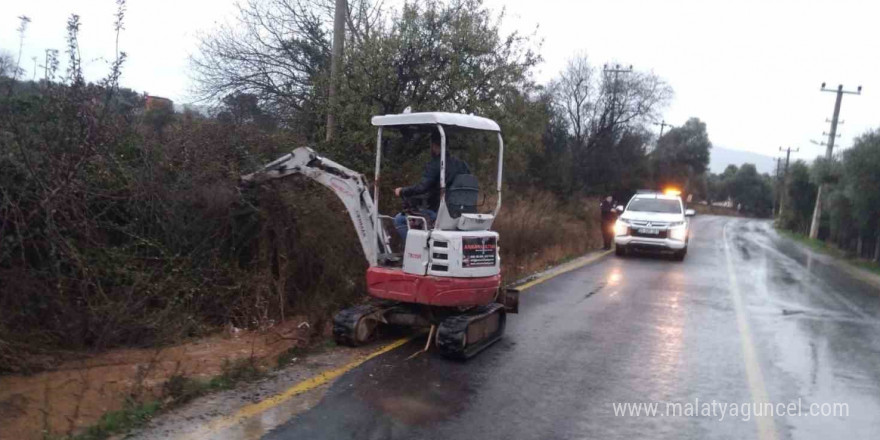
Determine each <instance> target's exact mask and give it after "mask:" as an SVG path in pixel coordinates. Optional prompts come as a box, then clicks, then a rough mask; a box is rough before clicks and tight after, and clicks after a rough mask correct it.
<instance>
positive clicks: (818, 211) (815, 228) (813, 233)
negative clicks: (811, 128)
mask: <svg viewBox="0 0 880 440" xmlns="http://www.w3.org/2000/svg"><path fill="white" fill-rule="evenodd" d="M820 90H821V91H823V92H835V93H837V99H836V100H835V101H834V116H832V117H831V132H830V133H828V144H827V145H826V147H827V148H826V150H825V159H826V160H828V161H829V162H830V161H831V156H832V154H833V150H834V139H835V138H837V124H838V123H839V122H838V120H839V116H840V102H841V101H842V100H843V95H844V94H848V95H861V94H862V86H859V87H858V88H857V89H856V91H855V92H852V91H848V90H843V84H840V85H838V86H837V90H834V89H828V88H825V83H822V88H821V89H820ZM823 134H824V133H823ZM825 186H826V185H825V183H821V184H820V185H819V192H817V193H816V207H815V209H813V221H812V223H811V224H810V238H813V239H815V238H819V220H820V219H821V218H822V193H823V192H825Z"/></svg>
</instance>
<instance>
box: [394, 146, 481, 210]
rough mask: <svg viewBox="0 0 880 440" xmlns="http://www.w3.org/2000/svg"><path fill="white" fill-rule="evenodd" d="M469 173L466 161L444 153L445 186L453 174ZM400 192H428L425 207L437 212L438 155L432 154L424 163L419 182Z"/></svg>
mask: <svg viewBox="0 0 880 440" xmlns="http://www.w3.org/2000/svg"><path fill="white" fill-rule="evenodd" d="M470 173H471V171H470V168H468V166H467V164H466V163H464V162H463V161H460V160H458V159H456V158H454V157H452V156H450V155H449V154H447V155H446V188H449V185H450V184H451V183H452V181H453V180H454V179H455V176H457V175H459V174H470ZM400 194H401V195H403V196H406V197H412V196H418V195H422V194H428V206H427V207H428V209H430V210H433V211H434V212H437V211H438V210H439V209H440V156H432V157H431V161H430V162H428V164H427V165H425V172H424V173H422V181H421V182H419V183H417V184H415V185H413V186H408V187H406V188H403V189H401V190H400Z"/></svg>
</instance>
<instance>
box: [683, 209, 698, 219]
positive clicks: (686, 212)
mask: <svg viewBox="0 0 880 440" xmlns="http://www.w3.org/2000/svg"><path fill="white" fill-rule="evenodd" d="M695 215H697V211H694V210H693V209H685V210H684V216H685V217H693V216H695Z"/></svg>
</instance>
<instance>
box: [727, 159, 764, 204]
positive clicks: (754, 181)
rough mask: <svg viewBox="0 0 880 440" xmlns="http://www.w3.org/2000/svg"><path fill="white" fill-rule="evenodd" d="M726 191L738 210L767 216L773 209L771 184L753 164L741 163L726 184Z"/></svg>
mask: <svg viewBox="0 0 880 440" xmlns="http://www.w3.org/2000/svg"><path fill="white" fill-rule="evenodd" d="M727 191H728V192H729V194H730V197H731V198H732V199H733V201H734V202H735V203H736V204H737V205H738V206H739V207H740V210H741V211H743V212H746V213H750V214H754V215H757V216H769V215H770V212H771V210H772V209H773V184H772V182H771V180H770V177H769V176H767V175H760V174H758V171H757V170H756V169H755V165H753V164H750V163H746V164H743V165H742V166H741V167H739V169H738V170H737V171H736V174H734V175H733V178H732V179H731V180H730V181H729V182H728V184H727Z"/></svg>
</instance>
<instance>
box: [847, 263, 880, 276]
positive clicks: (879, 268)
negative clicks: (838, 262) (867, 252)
mask: <svg viewBox="0 0 880 440" xmlns="http://www.w3.org/2000/svg"><path fill="white" fill-rule="evenodd" d="M850 263H852V264H854V265H856V266H858V267H861V268H862V269H866V270H868V271H870V272H873V273H875V274H877V275H880V264H878V263H877V262H876V261H865V260H851V261H850Z"/></svg>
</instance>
